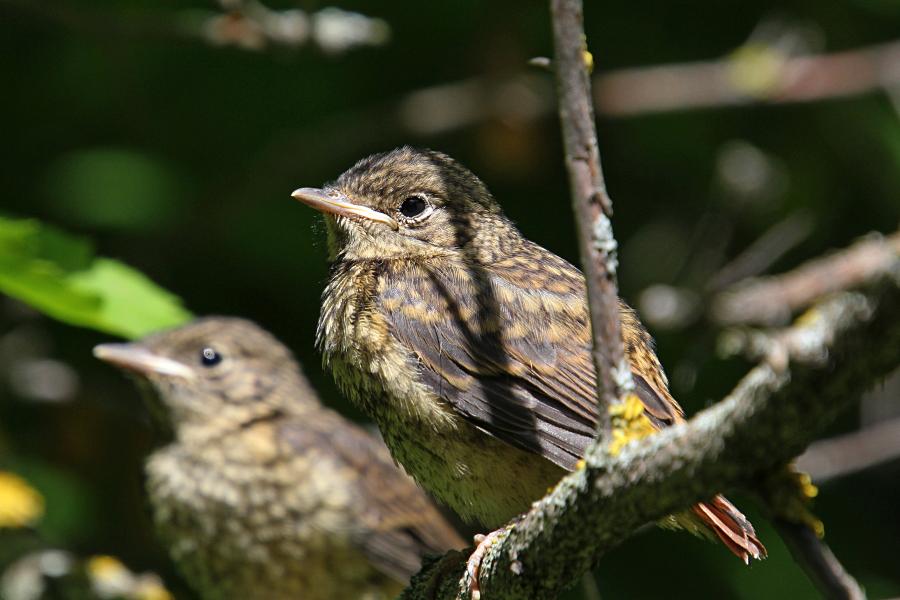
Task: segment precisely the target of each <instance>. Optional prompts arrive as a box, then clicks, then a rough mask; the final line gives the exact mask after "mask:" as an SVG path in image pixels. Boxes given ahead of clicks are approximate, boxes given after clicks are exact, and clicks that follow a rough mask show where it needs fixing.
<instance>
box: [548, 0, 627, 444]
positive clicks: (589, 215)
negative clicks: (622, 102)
mask: <svg viewBox="0 0 900 600" xmlns="http://www.w3.org/2000/svg"><path fill="white" fill-rule="evenodd" d="M550 11H551V14H552V17H553V19H552V20H553V48H554V60H553V64H554V67H555V68H554V72H555V73H556V87H557V94H558V96H559V119H560V122H561V124H562V134H563V146H564V152H565V160H566V169H567V170H568V173H569V184H570V187H571V194H572V206H573V209H574V211H575V223H576V229H577V232H578V248H579V253H580V256H581V266H582V269H583V270H584V276H585V279H586V281H587V294H588V306H589V309H590V316H591V326H592V336H593V340H592V341H593V359H594V366H595V368H596V370H597V401H598V403H599V407H600V411H599V412H600V417H599V419H598V424H597V429H598V431H599V433H600V435H601V436H604V435H606V434H608V433H609V428H610V421H609V411H608V408H609V406H610V405H612V404H614V403H616V402H618V400H619V399H620V398H622V397H623V395H624V392H626V391H627V390H628V389H630V388H631V386H632V383H631V372H630V370H629V368H628V366H627V363H626V362H625V351H624V348H623V345H622V332H621V326H620V321H619V304H618V302H619V294H618V288H617V283H616V266H617V244H616V240H615V238H614V237H613V233H612V221H611V220H610V217H611V216H612V200H611V199H610V197H609V194H607V192H606V185H605V183H604V180H603V171H602V169H601V167H600V151H599V149H598V146H597V130H596V127H595V126H594V108H593V105H592V103H591V87H590V77H589V73H588V69H587V65H586V61H585V59H586V51H587V48H586V44H585V36H584V17H583V10H582V2H581V0H551V2H550Z"/></svg>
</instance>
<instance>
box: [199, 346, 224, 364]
mask: <svg viewBox="0 0 900 600" xmlns="http://www.w3.org/2000/svg"><path fill="white" fill-rule="evenodd" d="M200 362H201V363H203V366H204V367H214V366H216V365H217V364H219V363H220V362H222V355H221V354H219V353H218V352H216V351H215V350H213V349H212V348H204V349H203V350H202V351H201V352H200Z"/></svg>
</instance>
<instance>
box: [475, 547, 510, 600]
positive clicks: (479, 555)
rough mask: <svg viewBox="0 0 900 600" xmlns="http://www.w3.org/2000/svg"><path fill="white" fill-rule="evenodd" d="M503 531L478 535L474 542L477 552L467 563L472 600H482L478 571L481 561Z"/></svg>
mask: <svg viewBox="0 0 900 600" xmlns="http://www.w3.org/2000/svg"><path fill="white" fill-rule="evenodd" d="M503 531H504V530H503V529H498V530H496V531H492V532H490V533H489V534H487V535H484V534H482V533H479V534H477V535H476V536H475V537H474V538H473V541H474V542H475V551H474V552H472V555H471V556H469V560H467V561H466V573H467V574H468V576H469V597H470V598H471V599H472V600H481V590H480V589H479V587H478V571H479V569H480V568H481V561H482V560H484V555H485V554H487V551H488V550H490V548H491V545H493V543H494V542H495V541H496V540H497V538H498V537H499V536H500V534H501V533H503Z"/></svg>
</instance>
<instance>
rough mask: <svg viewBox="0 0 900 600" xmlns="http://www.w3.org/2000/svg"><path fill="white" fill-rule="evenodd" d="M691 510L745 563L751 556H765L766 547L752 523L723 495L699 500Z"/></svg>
mask: <svg viewBox="0 0 900 600" xmlns="http://www.w3.org/2000/svg"><path fill="white" fill-rule="evenodd" d="M692 510H693V512H694V514H695V515H697V517H698V518H699V519H700V520H701V521H703V523H704V524H705V525H706V526H707V527H709V528H710V529H711V530H712V531H713V533H715V534H716V536H717V537H718V538H719V540H721V542H722V543H723V544H725V546H726V547H727V548H728V549H729V550H731V552H732V553H733V554H734V555H735V556H737V557H738V558H740V559H741V560H742V561H744V563H745V564H749V563H750V559H751V558H755V559H762V558H765V557H766V547H765V546H763V545H762V542H760V541H759V538H757V537H756V531H754V530H753V525H751V524H750V521H748V520H747V517H745V516H744V515H742V514H741V511H739V510H738V509H737V508H735V506H734V505H733V504H732V503H731V502H729V501H728V500H726V499H725V497H724V496H721V495H719V496H716V497H715V498H713V499H712V500H711V501H710V502H701V503H700V504H697V505H695V506H694V507H693V509H692Z"/></svg>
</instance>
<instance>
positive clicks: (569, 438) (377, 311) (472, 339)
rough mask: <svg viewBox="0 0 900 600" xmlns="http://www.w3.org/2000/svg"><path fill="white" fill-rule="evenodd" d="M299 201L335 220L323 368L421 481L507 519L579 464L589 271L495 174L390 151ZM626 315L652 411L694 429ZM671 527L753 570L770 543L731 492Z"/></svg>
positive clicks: (643, 394) (590, 430) (587, 418)
mask: <svg viewBox="0 0 900 600" xmlns="http://www.w3.org/2000/svg"><path fill="white" fill-rule="evenodd" d="M293 197H294V198H296V199H297V200H299V201H301V202H303V203H305V204H307V205H309V206H311V207H312V208H315V209H317V210H319V211H321V212H322V213H324V214H325V217H326V224H327V231H328V248H329V254H330V260H331V263H332V264H331V273H330V278H329V281H328V284H327V287H326V289H325V291H324V294H323V301H322V311H321V315H320V318H319V325H318V346H319V348H320V350H321V351H322V353H323V360H324V363H325V364H326V365H327V366H328V367H329V368H330V370H331V371H332V373H333V375H334V378H335V380H336V382H337V383H338V385H339V386H340V387H341V388H342V389H343V391H344V392H345V393H346V394H347V395H348V396H349V397H350V398H352V399H353V400H354V401H355V402H356V403H357V404H358V405H359V406H361V407H362V408H363V409H364V410H366V411H367V412H368V413H369V415H370V416H371V417H372V418H373V419H374V420H375V421H376V422H377V423H378V425H379V427H380V429H381V432H382V436H383V437H384V439H385V441H386V443H387V445H388V446H389V447H390V449H391V451H392V453H393V455H394V457H395V458H396V459H397V460H398V461H399V462H400V463H401V464H402V465H403V466H404V467H405V468H406V470H407V472H408V473H410V474H411V475H412V476H413V477H414V478H415V479H416V480H417V481H418V482H419V483H420V484H421V485H422V486H423V487H425V488H426V489H428V490H429V491H431V493H432V494H434V495H435V496H437V497H438V498H439V499H441V500H443V501H444V502H446V503H447V504H448V505H450V506H451V507H452V508H453V509H454V510H455V511H456V512H457V513H459V514H460V515H461V516H462V517H464V518H466V519H471V520H477V521H479V522H480V523H482V524H483V525H486V526H488V527H491V528H495V527H497V526H500V525H502V524H504V523H505V522H507V521H509V520H510V519H511V518H513V517H515V516H516V515H518V514H520V513H522V512H524V511H526V510H527V509H528V508H529V506H530V504H531V503H532V502H533V501H535V500H537V499H538V498H540V497H541V496H543V495H544V494H545V492H546V490H547V489H548V488H549V487H551V486H553V485H554V484H555V483H556V482H557V481H558V480H559V479H560V478H561V477H562V475H563V474H564V473H565V472H566V471H571V470H572V469H574V468H575V466H576V463H577V461H578V460H579V459H580V458H581V457H582V455H583V453H584V451H585V449H586V448H587V447H588V445H589V444H590V443H591V441H592V439H593V438H594V436H595V430H596V422H597V406H596V394H595V388H594V377H595V375H594V365H593V362H592V360H591V335H590V323H589V316H588V310H587V299H586V291H585V282H584V277H583V276H582V274H581V272H580V271H579V270H578V269H576V268H575V267H573V266H572V265H571V264H569V263H568V262H566V261H565V260H563V259H562V258H560V257H558V256H556V255H555V254H553V253H552V252H550V251H548V250H546V249H544V248H542V247H541V246H539V245H537V244H535V243H533V242H531V241H529V240H527V239H526V238H525V237H523V236H522V234H521V233H520V232H519V231H518V230H517V229H516V227H515V226H514V225H513V223H512V222H511V221H510V220H509V219H507V218H506V216H504V214H503V212H502V210H501V208H500V205H499V204H498V203H497V202H496V201H495V200H494V198H493V197H492V196H491V194H490V192H489V191H488V189H487V188H486V187H485V185H484V184H483V183H482V182H481V180H479V179H478V177H476V176H475V175H474V174H472V173H471V172H470V171H469V170H467V169H466V168H465V167H463V166H462V165H460V164H459V163H457V162H456V161H454V160H453V159H452V158H450V157H449V156H447V155H445V154H441V153H439V152H434V151H429V150H417V149H413V148H409V147H402V148H399V149H396V150H393V151H391V152H387V153H384V154H377V155H374V156H371V157H369V158H366V159H364V160H361V161H359V162H358V163H357V164H356V165H354V166H353V167H352V168H350V169H349V170H348V171H346V172H345V173H344V174H342V175H341V176H340V177H339V178H338V179H337V181H335V182H334V183H332V184H329V185H327V186H326V187H325V188H324V189H316V188H301V189H298V190H296V191H295V192H294V193H293ZM619 310H620V317H621V322H622V332H623V334H622V335H623V338H624V343H625V350H626V353H627V357H628V360H629V362H630V365H631V370H632V375H633V376H634V380H635V383H636V387H637V394H638V396H639V397H640V399H641V401H642V403H643V405H644V408H645V414H646V415H647V417H648V418H649V419H650V420H651V422H652V424H653V425H654V426H655V427H657V428H661V427H665V426H667V425H671V424H673V423H676V422H679V421H682V420H683V419H684V416H683V412H682V409H681V407H680V406H679V405H678V403H677V402H676V401H675V400H674V398H672V396H671V395H670V394H669V390H668V382H667V380H666V376H665V374H664V372H663V369H662V366H661V365H660V363H659V361H658V360H657V357H656V354H655V352H654V349H653V341H652V339H651V338H650V336H649V334H648V333H647V332H646V331H645V330H644V328H643V326H642V325H641V323H640V322H639V320H638V318H637V316H636V315H635V313H634V311H632V310H631V309H630V308H629V307H628V306H627V305H626V304H625V303H624V302H622V303H620V307H619ZM666 523H667V524H669V525H673V526H681V527H684V528H686V529H689V530H690V531H692V532H694V533H698V534H704V535H707V536H708V537H710V538H713V539H715V538H718V539H719V540H721V541H722V542H723V543H724V544H725V545H726V546H727V547H728V549H729V550H731V551H732V552H733V553H734V554H735V555H737V556H738V557H739V558H741V560H743V561H744V562H748V561H749V559H750V558H751V557H752V558H761V557H763V556H765V553H766V550H765V548H764V547H763V545H762V544H761V543H760V541H759V540H758V539H757V537H756V534H755V532H754V529H753V526H752V525H751V524H750V523H749V522H748V520H747V519H746V518H745V517H744V516H743V515H742V514H741V513H740V511H738V510H737V509H736V508H735V507H734V506H733V505H732V504H731V503H730V502H728V500H726V499H725V498H724V497H723V496H721V495H717V496H715V497H713V498H711V499H710V500H709V501H707V502H703V503H700V504H697V505H696V506H694V507H693V508H692V510H691V511H689V512H685V513H683V514H679V515H675V516H674V517H670V518H669V519H667V520H666Z"/></svg>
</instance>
